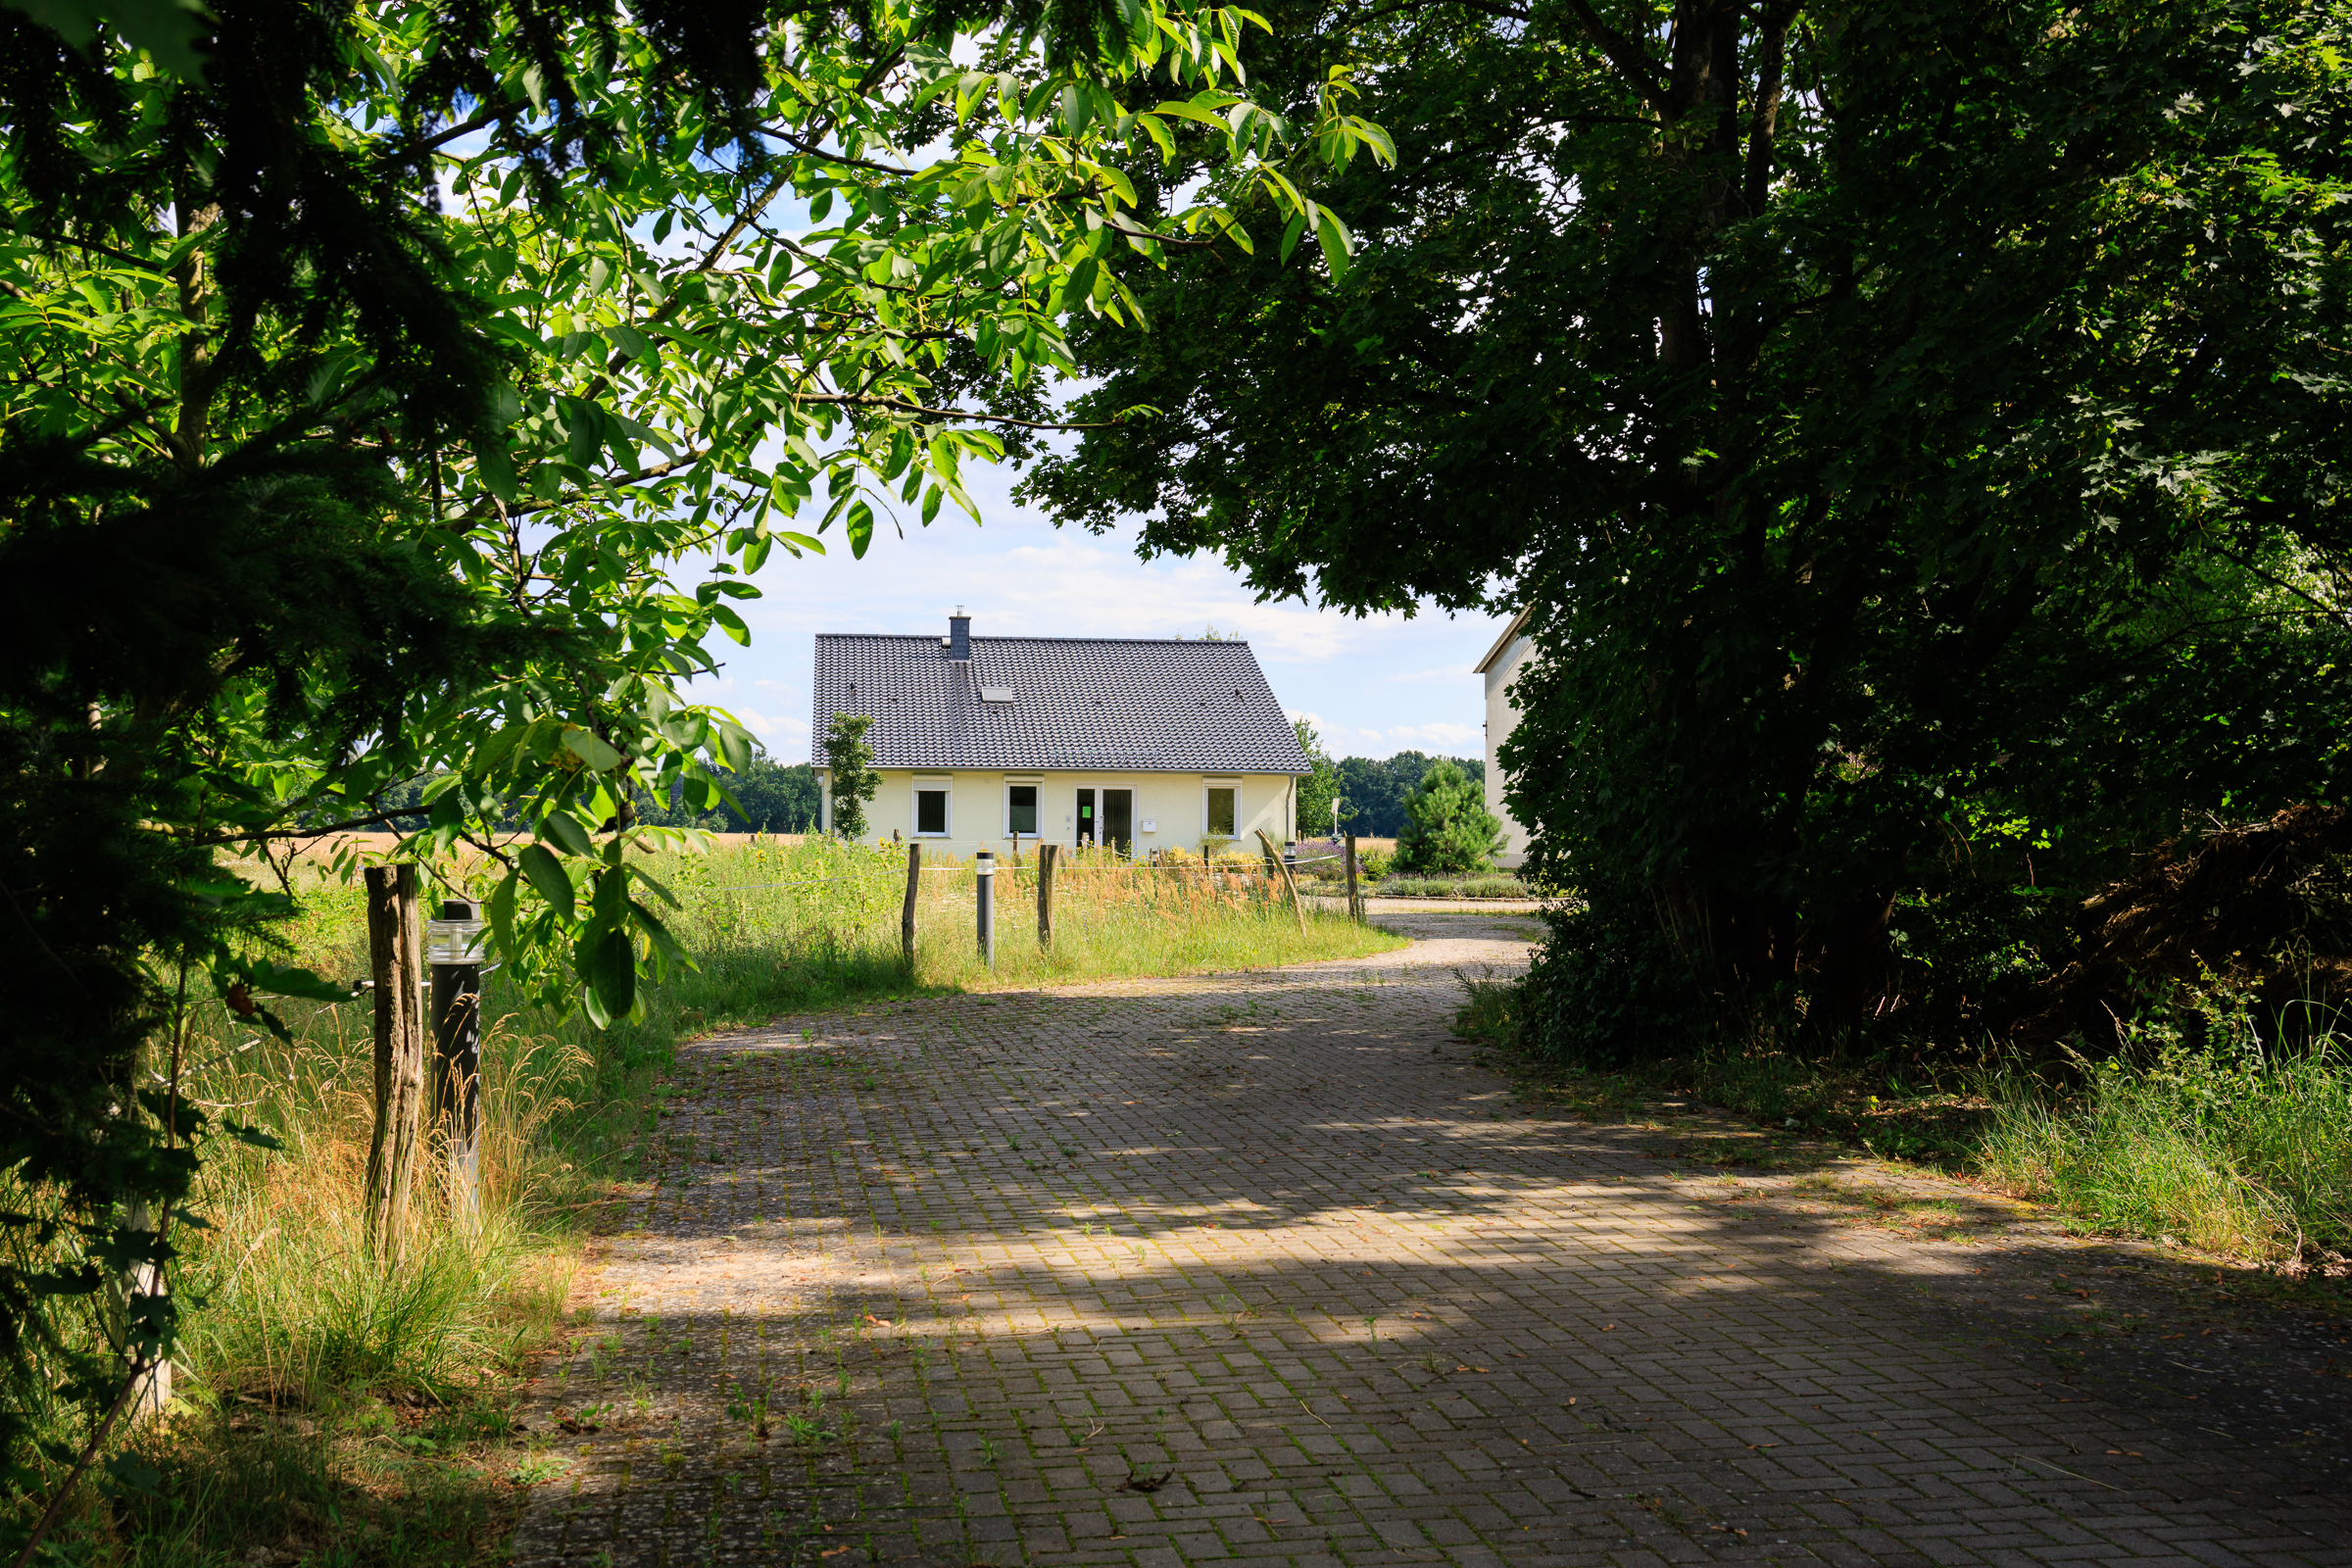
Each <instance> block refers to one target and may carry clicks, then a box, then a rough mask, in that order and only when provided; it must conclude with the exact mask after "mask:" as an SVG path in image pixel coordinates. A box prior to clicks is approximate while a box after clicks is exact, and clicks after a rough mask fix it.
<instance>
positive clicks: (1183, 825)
mask: <svg viewBox="0 0 2352 1568" xmlns="http://www.w3.org/2000/svg"><path fill="white" fill-rule="evenodd" d="M875 771H876V772H877V773H879V774H880V775H881V788H880V789H879V790H877V791H876V792H875V794H874V798H873V800H872V801H871V802H870V803H868V804H867V806H866V809H865V825H866V833H865V841H866V842H867V843H869V844H870V843H877V842H880V843H887V842H889V840H890V837H891V835H892V833H893V832H896V833H897V834H898V836H899V837H900V838H902V839H910V838H920V839H921V840H922V842H923V843H925V844H935V845H937V846H939V848H940V850H941V851H942V852H943V853H946V854H949V855H955V856H969V855H972V854H974V853H976V852H977V851H980V850H984V849H985V850H993V851H995V852H996V853H997V854H998V855H1000V856H1002V855H1004V854H1005V853H1006V851H1007V850H1008V848H1009V847H1010V845H1011V835H1010V831H1009V829H1008V827H1007V826H1006V821H1007V816H1008V813H1009V810H1010V806H1009V802H1010V799H1011V796H1010V787H1011V786H1012V785H1014V784H1034V785H1036V786H1037V817H1038V821H1037V826H1038V832H1037V833H1035V834H1029V833H1024V834H1022V835H1021V840H1022V842H1023V843H1024V844H1034V843H1036V842H1037V841H1038V840H1039V839H1040V838H1046V839H1052V840H1053V841H1054V842H1055V843H1057V844H1071V843H1075V842H1076V839H1077V833H1078V791H1079V790H1080V789H1092V790H1094V791H1095V799H1096V803H1097V804H1096V810H1097V812H1098V813H1100V812H1101V810H1102V809H1103V808H1102V804H1101V803H1102V792H1103V791H1104V790H1106V789H1115V790H1132V791H1133V792H1134V795H1135V806H1134V810H1133V813H1132V819H1133V822H1134V828H1135V837H1134V851H1135V854H1136V855H1137V856H1139V857H1141V856H1144V855H1146V854H1148V853H1149V852H1150V851H1152V850H1154V849H1166V848H1170V847H1173V848H1176V849H1180V850H1183V851H1184V852H1185V853H1186V854H1188V855H1197V854H1199V853H1200V850H1201V838H1202V836H1203V835H1204V834H1205V833H1206V832H1207V830H1208V829H1207V818H1208V790H1209V787H1210V786H1211V785H1212V784H1213V785H1215V786H1216V787H1218V788H1227V787H1232V788H1235V789H1238V790H1239V791H1240V794H1239V796H1238V797H1237V799H1236V801H1235V817H1236V821H1235V837H1236V839H1237V841H1240V842H1241V843H1246V844H1248V845H1250V846H1252V847H1254V845H1255V844H1256V838H1255V836H1254V835H1255V833H1256V831H1257V829H1259V828H1263V829H1265V831H1266V832H1267V833H1268V834H1269V835H1271V836H1272V838H1273V839H1274V841H1275V842H1276V843H1277V844H1280V843H1282V842H1283V841H1285V840H1286V839H1289V838H1292V837H1295V836H1296V831H1295V829H1296V824H1295V823H1294V822H1293V821H1292V812H1293V810H1294V809H1295V808H1296V805H1297V797H1296V794H1295V790H1294V786H1295V783H1296V781H1295V780H1294V779H1293V778H1292V777H1291V775H1290V774H1288V773H1233V774H1222V773H1071V772H1047V771H1039V772H1034V773H1018V772H1001V771H986V772H983V771H978V770H965V769H957V770H954V771H950V770H948V769H944V768H943V769H940V770H938V771H932V770H929V769H905V768H877V769H876V770H875ZM817 779H818V781H819V784H820V785H821V786H822V789H821V794H822V796H823V800H824V809H825V813H826V815H825V826H826V827H827V828H830V827H831V826H832V809H833V796H832V789H831V780H830V779H829V778H828V777H827V775H826V772H825V770H824V769H823V768H819V769H818V770H817ZM918 779H919V780H921V781H922V783H923V785H924V787H925V788H935V787H936V785H935V784H934V781H935V780H941V779H944V780H946V781H947V789H948V831H947V832H946V833H944V834H929V833H924V834H917V833H916V832H915V827H914V821H915V817H914V809H915V801H914V797H915V784H916V781H917V780H918ZM1237 847H1239V845H1238V844H1237Z"/></svg>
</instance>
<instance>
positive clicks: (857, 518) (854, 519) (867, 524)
mask: <svg viewBox="0 0 2352 1568" xmlns="http://www.w3.org/2000/svg"><path fill="white" fill-rule="evenodd" d="M848 525H849V530H850V554H851V556H852V557H854V558H855V559H857V560H858V561H863V560H864V559H865V549H866V546H868V545H870V544H872V543H873V542H874V509H873V508H871V507H869V506H867V505H866V504H865V503H864V502H862V501H858V502H853V503H852V504H851V506H850V515H849V519H848Z"/></svg>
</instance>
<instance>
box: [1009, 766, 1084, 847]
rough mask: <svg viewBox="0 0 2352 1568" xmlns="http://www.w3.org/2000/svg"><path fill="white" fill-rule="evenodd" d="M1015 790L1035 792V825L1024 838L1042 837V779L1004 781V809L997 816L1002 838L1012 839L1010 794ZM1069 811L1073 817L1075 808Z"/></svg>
mask: <svg viewBox="0 0 2352 1568" xmlns="http://www.w3.org/2000/svg"><path fill="white" fill-rule="evenodd" d="M1015 788H1019V789H1025V790H1035V791H1037V802H1036V807H1037V825H1036V826H1035V827H1032V828H1031V829H1029V831H1028V834H1027V835H1026V836H1027V837H1029V838H1032V839H1036V838H1042V837H1044V836H1045V831H1046V826H1045V823H1046V781H1045V780H1044V779H1042V778H1007V779H1005V802H1004V808H1005V809H1003V811H1001V812H1000V813H999V814H998V821H999V825H1000V826H1001V827H1002V828H1003V829H1004V833H1005V837H1006V838H1010V837H1012V792H1013V790H1014V789H1015ZM1071 799H1072V800H1075V799H1077V797H1075V796H1072V797H1071ZM1071 811H1072V814H1073V815H1075V814H1076V808H1075V807H1073V808H1072V809H1071Z"/></svg>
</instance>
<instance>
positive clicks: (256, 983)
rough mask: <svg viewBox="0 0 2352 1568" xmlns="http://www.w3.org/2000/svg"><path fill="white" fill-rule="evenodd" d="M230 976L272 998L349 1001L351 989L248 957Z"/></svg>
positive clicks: (266, 960) (300, 970)
mask: <svg viewBox="0 0 2352 1568" xmlns="http://www.w3.org/2000/svg"><path fill="white" fill-rule="evenodd" d="M228 972H229V973H231V974H233V975H235V976H237V977H238V978H240V979H242V980H244V981H245V983H246V984H247V985H249V986H251V987H252V988H253V989H254V990H255V991H259V992H263V993H266V994H267V995H270V996H274V997H298V998H300V999H301V1000H303V1001H305V1002H349V1001H350V1000H351V988H350V987H349V986H339V985H336V984H334V983H333V982H332V981H329V980H325V979H322V978H321V977H319V975H316V974H313V973H312V972H311V971H310V970H308V969H297V968H292V967H288V966H285V965H281V964H276V963H272V962H270V960H269V959H268V958H248V959H245V960H244V961H242V962H240V963H238V964H235V965H234V966H233V967H232V968H231V969H230V970H229V971H228Z"/></svg>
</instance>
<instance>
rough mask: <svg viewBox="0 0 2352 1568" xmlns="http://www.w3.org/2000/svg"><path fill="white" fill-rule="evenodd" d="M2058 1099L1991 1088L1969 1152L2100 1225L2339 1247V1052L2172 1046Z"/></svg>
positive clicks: (2347, 1164) (2275, 1245)
mask: <svg viewBox="0 0 2352 1568" xmlns="http://www.w3.org/2000/svg"><path fill="white" fill-rule="evenodd" d="M2088 1079H2089V1081H2088V1083H2087V1084H2086V1085H2085V1086H2083V1087H2082V1089H2081V1090H2080V1091H2078V1092H2076V1093H2073V1094H2070V1095H2067V1096H2065V1097H2063V1098H2056V1099H2053V1098H2051V1097H2049V1096H2046V1095H2035V1094H2030V1093H2023V1092H2020V1093H2014V1094H2011V1095H2008V1096H2005V1097H2004V1098H2002V1100H2001V1101H2000V1102H1999V1103H1998V1105H1997V1107H1996V1108H1995V1110H1994V1113H1993V1115H1992V1117H1991V1119H1990V1122H1989V1124H1988V1125H1987V1127H1986V1128H1985V1133H1984V1135H1983V1140H1982V1143H1981V1144H1980V1147H1979V1150H1978V1158H1979V1160H1980V1162H1981V1163H1982V1165H1983V1168H1984V1169H1985V1172H1986V1174H1988V1175H1990V1176H1992V1177H1993V1178H1994V1179H1996V1180H1998V1181H2000V1182H2002V1183H2003V1184H2005V1185H2007V1186H2008V1187H2010V1188H2011V1189H2012V1190H2014V1191H2016V1192H2017V1193H2019V1194H2020V1195H2021V1196H2025V1197H2032V1198H2035V1199H2040V1200H2043V1201H2049V1202H2053V1203H2055V1204H2057V1205H2058V1206H2060V1207H2061V1208H2063V1209H2065V1210H2066V1211H2068V1212H2069V1213H2072V1214H2075V1215H2078V1216H2080V1217H2081V1218H2082V1220H2084V1221H2085V1222H2087V1223H2089V1224H2091V1225H2094V1226H2096V1227H2097V1228H2099V1229H2102V1230H2111V1231H2119V1232H2123V1233H2126V1234H2130V1235H2136V1236H2154V1237H2165V1238H2169V1239H2172V1240H2174V1241H2176V1242H2179V1243H2180V1244H2183V1245H2186V1246H2188V1247H2192V1248H2196V1249H2198V1250H2201V1251H2208V1252H2219V1253H2227V1254H2230V1255H2234V1256H2241V1257H2252V1258H2260V1259H2263V1260H2266V1261H2271V1262H2291V1261H2306V1260H2309V1259H2311V1258H2313V1257H2314V1256H2317V1255H2324V1254H2326V1253H2329V1252H2333V1253H2339V1254H2340V1253H2343V1252H2347V1251H2352V1059H2348V1058H2347V1057H2346V1055H2345V1054H2344V1052H2343V1051H2342V1049H2341V1048H2340V1046H2338V1045H2337V1044H2336V1043H2334V1042H2329V1041H2323V1042H2321V1043H2320V1044H2319V1045H2317V1046H2314V1047H2312V1048H2310V1049H2308V1050H2302V1051H2293V1052H2282V1053H2274V1052H2266V1051H2263V1050H2261V1049H2259V1048H2258V1047H2255V1046H2253V1045H2251V1044H2247V1045H2243V1046H2240V1047H2238V1048H2237V1049H2234V1050H2227V1049H2225V1050H2208V1051H2197V1050H2190V1049H2186V1048H2182V1047H2174V1048H2171V1049H2168V1050H2165V1051H2164V1052H2162V1053H2161V1054H2159V1055H2158V1056H2157V1058H2156V1059H2155V1060H2154V1061H2153V1062H2151V1063H2148V1064H2146V1065H2144V1066H2139V1067H2131V1066H2127V1065H2126V1064H2125V1063H2124V1062H2122V1061H2120V1060H2111V1061H2109V1062H2107V1063H2106V1064H2104V1065H2103V1066H2102V1067H2100V1068H2097V1069H2094V1070H2093V1071H2091V1072H2090V1073H2089V1074H2088Z"/></svg>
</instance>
